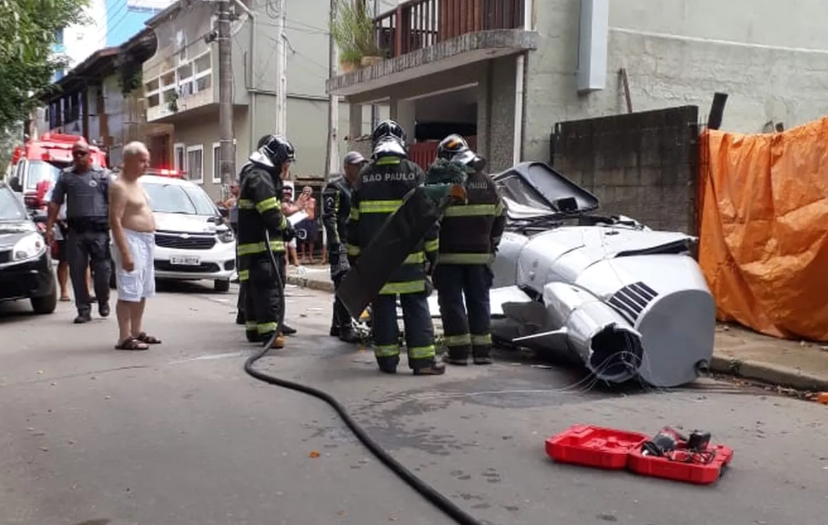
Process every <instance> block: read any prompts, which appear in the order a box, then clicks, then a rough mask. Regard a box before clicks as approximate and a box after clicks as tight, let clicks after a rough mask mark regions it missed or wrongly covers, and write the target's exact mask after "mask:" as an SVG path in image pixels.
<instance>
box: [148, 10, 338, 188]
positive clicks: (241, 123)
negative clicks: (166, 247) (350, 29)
mask: <svg viewBox="0 0 828 525" xmlns="http://www.w3.org/2000/svg"><path fill="white" fill-rule="evenodd" d="M285 3H286V5H287V7H286V10H285V13H283V14H282V15H283V17H282V19H283V20H284V28H285V29H284V35H285V38H284V39H283V40H282V39H280V38H279V35H280V30H279V24H280V22H279V21H280V17H279V13H277V12H276V7H275V6H276V5H277V3H276V2H256V1H252V0H238V1H234V2H231V9H232V12H233V16H232V18H233V21H232V23H231V34H232V37H231V38H232V53H233V54H232V73H231V74H232V79H233V95H232V99H233V133H234V137H235V148H236V155H235V163H236V169H237V171H238V169H239V168H241V166H242V164H243V163H244V162H245V161H246V159H247V157H248V156H249V155H250V153H251V152H252V150H253V149H255V146H256V143H257V142H258V139H259V138H260V137H261V136H262V135H265V134H267V133H275V132H282V133H285V134H286V135H287V137H288V138H289V139H290V140H291V142H292V143H293V144H294V146H295V147H296V152H297V162H296V164H295V165H294V166H293V168H292V176H293V177H294V178H295V179H297V180H298V179H313V178H315V179H319V180H324V179H325V178H326V177H327V175H328V173H327V171H328V170H327V169H326V166H325V155H326V148H327V139H328V132H327V130H328V97H327V95H326V94H325V82H326V80H327V78H328V76H329V75H328V73H329V68H328V35H327V32H328V30H327V25H328V24H327V19H328V12H329V11H328V8H329V0H304V1H301V2H299V1H291V0H286V2H285ZM216 12H217V5H216V3H215V2H197V3H190V4H186V5H185V4H182V3H181V2H177V3H175V4H173V5H171V6H170V7H168V8H167V9H165V10H164V11H163V12H161V13H160V14H158V15H157V16H155V17H153V18H152V19H150V20H148V21H147V25H148V26H149V27H150V28H151V29H152V30H153V31H154V32H155V34H156V37H157V41H158V50H157V52H156V53H155V55H154V56H152V57H151V58H150V59H149V60H147V61H146V63H145V64H144V68H143V83H144V96H145V99H146V111H147V121H148V122H151V123H168V124H172V125H173V126H174V128H175V144H174V155H173V167H174V168H176V169H180V170H184V171H186V172H187V174H188V177H189V178H190V180H192V181H195V182H197V183H199V184H202V185H203V187H204V189H205V190H206V191H207V192H208V193H209V194H210V195H211V196H212V197H214V198H218V197H219V196H220V195H221V194H222V191H223V186H222V180H221V174H220V170H219V163H218V155H219V139H220V133H219V79H218V63H219V61H218V58H219V55H218V42H217V40H216V38H215V37H216V19H217V17H216ZM280 41H281V42H283V44H282V45H280ZM285 59H286V60H285ZM280 60H283V61H284V62H283V63H285V64H286V67H285V79H284V83H283V82H280V78H279V74H278V71H279V63H280ZM280 94H283V95H284V97H281V96H280ZM348 115H349V112H348V107H347V105H343V106H342V107H341V109H340V116H341V122H342V124H340V129H344V128H346V127H347V122H348ZM341 136H342V137H343V138H344V134H341ZM339 143H340V144H341V145H340V149H341V148H344V147H345V146H346V143H345V142H344V141H343V140H340V141H339Z"/></svg>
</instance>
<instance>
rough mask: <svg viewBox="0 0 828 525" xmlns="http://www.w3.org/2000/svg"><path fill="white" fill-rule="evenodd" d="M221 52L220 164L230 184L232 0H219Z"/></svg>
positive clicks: (233, 162) (233, 167) (225, 181)
mask: <svg viewBox="0 0 828 525" xmlns="http://www.w3.org/2000/svg"><path fill="white" fill-rule="evenodd" d="M217 40H218V52H219V68H218V75H219V144H220V149H219V159H220V160H219V165H220V166H221V171H220V173H221V182H222V184H229V183H230V181H231V180H232V179H233V177H234V176H235V174H236V159H235V155H234V154H233V70H232V68H233V64H232V56H233V55H232V49H231V43H230V0H218V37H217Z"/></svg>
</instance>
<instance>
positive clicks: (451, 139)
mask: <svg viewBox="0 0 828 525" xmlns="http://www.w3.org/2000/svg"><path fill="white" fill-rule="evenodd" d="M466 151H470V149H469V143H468V142H466V139H464V138H463V137H461V136H460V135H457V134H454V133H453V134H451V135H449V136H448V137H446V138H444V139H443V140H441V141H440V144H438V145H437V158H438V159H444V160H451V159H452V158H453V157H454V156H456V155H458V154H460V153H463V152H466Z"/></svg>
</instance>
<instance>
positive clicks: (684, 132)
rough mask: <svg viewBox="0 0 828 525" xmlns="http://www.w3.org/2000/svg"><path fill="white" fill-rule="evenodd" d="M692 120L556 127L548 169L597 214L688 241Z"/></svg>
mask: <svg viewBox="0 0 828 525" xmlns="http://www.w3.org/2000/svg"><path fill="white" fill-rule="evenodd" d="M698 118H699V109H698V107H696V106H685V107H678V108H672V109H667V110H659V111H648V112H642V113H633V114H627V115H619V116H615V117H601V118H594V119H585V120H577V121H567V122H560V123H557V124H556V125H555V133H554V134H553V136H552V138H551V140H552V150H553V153H552V156H551V159H549V162H550V163H551V164H552V166H553V167H555V169H556V170H558V171H559V172H560V173H562V174H563V175H565V176H566V177H568V178H570V179H571V180H572V181H573V182H575V183H577V184H579V185H581V186H583V187H584V188H586V189H588V190H590V191H591V192H592V193H594V194H595V196H596V197H598V199H599V200H600V201H601V208H600V210H599V213H600V212H601V211H603V213H605V214H614V215H615V214H623V215H627V216H629V217H633V218H635V219H637V220H639V221H641V222H643V223H644V224H646V225H648V226H649V227H651V228H653V229H659V230H672V231H681V232H685V233H690V234H695V233H696V220H695V216H696V196H697V192H698V190H697V188H698V155H699V149H698V148H699V146H698V131H699V127H698V125H697V120H698ZM544 160H546V159H544Z"/></svg>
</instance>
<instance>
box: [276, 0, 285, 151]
mask: <svg viewBox="0 0 828 525" xmlns="http://www.w3.org/2000/svg"><path fill="white" fill-rule="evenodd" d="M276 9H277V13H278V14H279V17H278V18H277V19H276V46H277V49H276V81H277V82H278V86H279V88H278V89H277V90H276V134H277V135H283V136H286V135H287V75H286V74H285V71H286V70H287V46H286V45H285V38H286V37H285V22H286V18H287V2H286V1H285V0H277V2H276Z"/></svg>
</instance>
